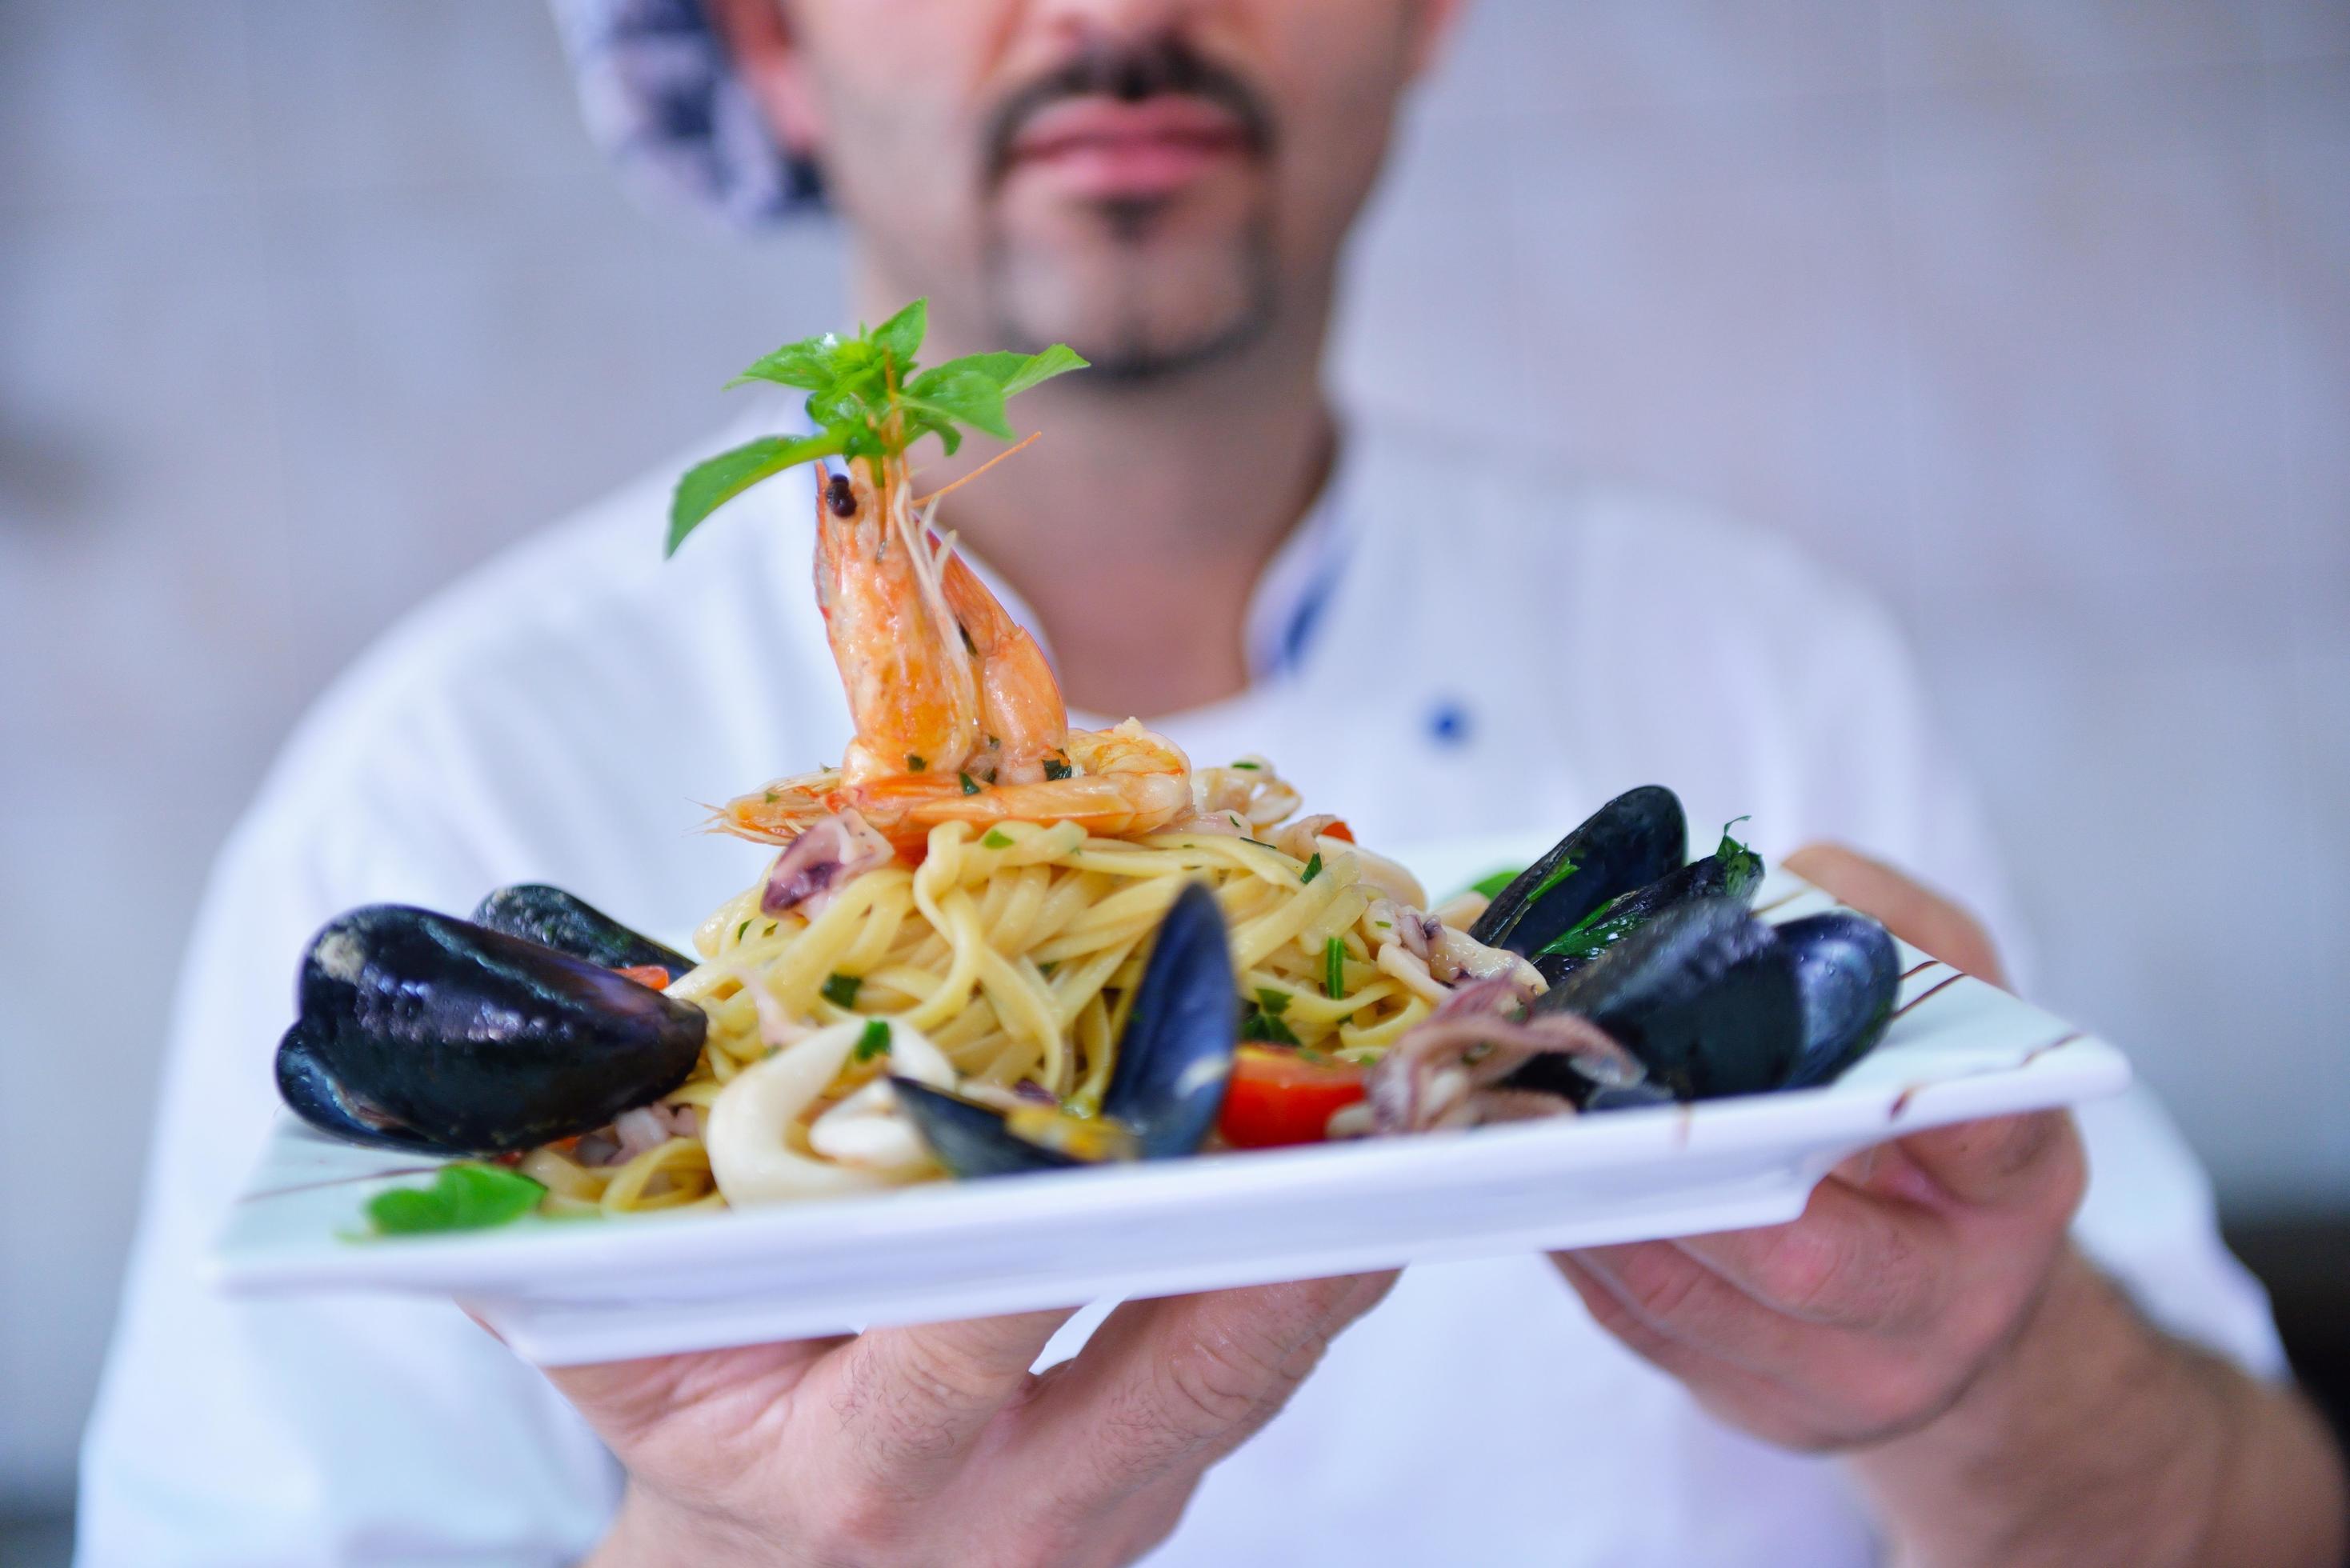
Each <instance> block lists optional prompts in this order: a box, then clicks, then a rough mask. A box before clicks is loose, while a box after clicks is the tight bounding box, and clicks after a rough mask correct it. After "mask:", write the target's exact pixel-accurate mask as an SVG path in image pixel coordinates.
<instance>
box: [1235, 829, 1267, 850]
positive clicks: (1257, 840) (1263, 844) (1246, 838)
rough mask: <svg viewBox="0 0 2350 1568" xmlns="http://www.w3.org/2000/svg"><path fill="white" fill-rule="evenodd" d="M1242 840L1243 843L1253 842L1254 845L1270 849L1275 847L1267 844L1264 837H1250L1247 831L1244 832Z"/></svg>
mask: <svg viewBox="0 0 2350 1568" xmlns="http://www.w3.org/2000/svg"><path fill="white" fill-rule="evenodd" d="M1241 842H1242V843H1243V844H1253V845H1255V846H1257V847H1258V848H1259V849H1270V848H1272V847H1273V846H1272V845H1270V844H1267V843H1266V842H1265V841H1264V840H1263V839H1262V838H1251V837H1250V836H1248V835H1247V834H1245V833H1243V834H1242V835H1241Z"/></svg>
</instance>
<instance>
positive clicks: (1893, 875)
mask: <svg viewBox="0 0 2350 1568" xmlns="http://www.w3.org/2000/svg"><path fill="white" fill-rule="evenodd" d="M1786 867H1787V869H1788V870H1790V871H1793V872H1794V874H1795V875H1796V876H1798V877H1802V878H1803V879H1804V881H1806V882H1809V883H1811V884H1812V885H1813V886H1814V887H1815V888H1819V889H1821V890H1822V891H1823V892H1826V893H1832V894H1834V895H1835V897H1836V898H1837V899H1838V900H1840V901H1841V902H1843V903H1846V904H1849V905H1851V906H1852V907H1853V908H1854V909H1858V910H1859V911H1860V912H1861V913H1863V914H1865V915H1873V916H1875V917H1876V918H1877V919H1879V920H1881V921H1883V922H1884V924H1885V928H1886V929H1887V930H1889V931H1891V932H1892V933H1893V934H1894V935H1895V936H1897V937H1899V938H1900V939H1901V940H1903V941H1905V942H1908V944H1909V945H1910V946H1911V947H1913V948H1917V949H1919V950H1922V951H1925V952H1928V953H1930V954H1932V955H1933V956H1934V957H1936V958H1938V959H1940V960H1941V961H1943V962H1944V963H1946V964H1949V965H1950V967H1951V968H1952V969H1960V970H1964V971H1966V972H1967V973H1969V974H1971V975H1976V976H1979V977H1981V979H1984V980H1987V981H1991V983H1992V984H1993V985H2002V986H2003V985H2005V984H2006V983H2007V971H2006V968H2005V967H2004V966H2003V965H2002V964H2001V962H2000V961H1999V951H1998V950H1997V949H1996V948H1994V947H1992V946H1991V937H1990V936H1989V934H1988V933H1986V932H1985V931H1984V930H1983V929H1982V926H1981V924H1980V923H1979V922H1978V921H1977V920H1976V919H1975V918H1974V917H1973V916H1972V915H1970V914H1969V913H1967V911H1966V910H1965V909H1961V908H1960V907H1959V906H1958V905H1957V904H1956V903H1953V902H1952V901H1951V900H1950V899H1949V898H1944V897H1943V896H1942V895H1941V894H1940V893H1938V892H1936V891H1935V890H1934V889H1933V888H1929V887H1927V886H1926V885H1925V884H1924V883H1922V882H1919V881H1918V880H1916V879H1915V878H1912V877H1906V876H1904V875H1902V874H1901V873H1900V872H1898V871H1896V870H1895V869H1894V868H1893V867H1890V866H1887V865H1886V864H1885V863H1884V862H1883V861H1881V860H1872V859H1870V858H1869V857H1867V856H1866V855H1861V854H1858V853H1856V851H1854V850H1851V849H1847V848H1846V847H1845V846H1843V845H1841V844H1807V845H1805V846H1804V847H1803V848H1801V849H1798V850H1796V851H1795V852H1794V854H1793V855H1790V856H1788V857H1787V859H1786Z"/></svg>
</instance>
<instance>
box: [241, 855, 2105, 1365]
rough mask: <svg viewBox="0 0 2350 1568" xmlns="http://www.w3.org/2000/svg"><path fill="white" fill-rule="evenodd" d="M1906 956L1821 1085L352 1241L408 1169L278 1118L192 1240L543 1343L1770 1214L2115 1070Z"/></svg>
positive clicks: (1371, 1261) (1170, 1283)
mask: <svg viewBox="0 0 2350 1568" xmlns="http://www.w3.org/2000/svg"><path fill="white" fill-rule="evenodd" d="M1541 847H1542V846H1541V845H1539V844H1537V845H1534V846H1528V845H1526V844H1525V843H1524V842H1523V841H1519V842H1514V843H1513V842H1510V841H1488V842H1484V843H1455V844H1450V845H1445V846H1433V847H1431V848H1430V849H1428V850H1426V851H1423V852H1421V853H1419V854H1416V855H1412V856H1409V857H1408V861H1409V864H1411V865H1412V866H1414V867H1416V868H1417V869H1418V870H1419V872H1420V873H1421V875H1422V876H1423V877H1425V878H1426V880H1427V883H1428V886H1429V887H1430V889H1431V890H1438V891H1441V890H1444V889H1449V888H1455V887H1458V886H1460V885H1461V884H1462V883H1464V882H1466V881H1468V880H1469V879H1470V878H1471V877H1475V876H1478V875H1480V874H1482V873H1483V872H1485V871H1488V870H1490V869H1492V868H1493V867H1496V866H1501V865H1509V864H1523V861H1524V860H1525V859H1527V858H1529V857H1530V855H1529V850H1530V849H1532V850H1539V849H1540V848H1541ZM1756 906H1757V908H1758V909H1760V910H1763V911H1764V913H1765V918H1766V919H1773V920H1782V919H1792V918H1795V917H1798V916H1802V915H1807V914H1815V913H1817V912H1819V911H1820V910H1822V909H1829V908H1833V907H1834V905H1833V901H1832V900H1831V899H1829V898H1827V896H1826V895H1825V894H1823V893H1820V892H1819V891H1817V890H1816V889H1814V888H1809V887H1807V886H1806V885H1805V884H1804V883H1802V882H1800V881H1798V880H1797V879H1795V878H1794V877H1791V876H1788V875H1787V874H1786V873H1784V872H1782V871H1778V870H1775V869H1774V870H1773V872H1772V874H1771V877H1770V878H1769V879H1768V880H1767V881H1766V882H1765V883H1764V885H1763V890H1762V892H1761V894H1760V895H1759V896H1758V898H1757V899H1756ZM1903 961H1904V967H1905V968H1906V969H1908V970H1909V971H1911V972H1910V973H1909V974H1908V977H1907V978H1906V979H1905V980H1904V981H1902V1011H1901V1012H1900V1013H1899V1015H1898V1017H1897V1018H1896V1019H1895V1021H1894V1023H1893V1027H1892V1028H1891V1030H1890V1031H1889V1032H1888V1033H1887V1036H1886V1038H1885V1040H1884V1041H1883V1043H1882V1044H1879V1045H1878V1046H1877V1049H1876V1050H1875V1051H1874V1052H1872V1053H1871V1054H1869V1055H1868V1056H1867V1057H1866V1058H1864V1059H1863V1060H1862V1061H1861V1062H1860V1063H1859V1064H1856V1066H1854V1067H1853V1069H1852V1070H1851V1071H1850V1072H1848V1073H1846V1075H1844V1076H1843V1077H1842V1078H1840V1079H1839V1080H1837V1081H1836V1082H1835V1084H1833V1085H1828V1086H1826V1087H1824V1088H1818V1089H1807V1090H1802V1091H1798V1092H1794V1093H1788V1094H1779V1095H1768V1096H1755V1097H1750V1098H1743V1099H1732V1100H1717V1101H1712V1102H1709V1103H1706V1104H1702V1105H1698V1106H1661V1107H1658V1108H1654V1109H1648V1110H1638V1111H1619V1112H1613V1113H1610V1114H1608V1115H1606V1116H1585V1117H1562V1118H1559V1119H1557V1120H1555V1121H1542V1122H1524V1123H1518V1124H1514V1125H1509V1126H1502V1127H1481V1128H1478V1129H1475V1130H1473V1131H1471V1132H1467V1133H1455V1134H1446V1135H1435V1136H1429V1137H1407V1138H1393V1139H1380V1140H1376V1141H1370V1142H1362V1143H1350V1144H1330V1145H1323V1146H1319V1147H1310V1148H1296V1149H1277V1150H1266V1151H1257V1152H1247V1153H1235V1154H1225V1155H1214V1156H1207V1157H1202V1158H1197V1159H1190V1160H1180V1161H1172V1162H1168V1163H1163V1164H1152V1165H1139V1166H1122V1167H1117V1168H1099V1169H1092V1170H1078V1171H1056V1172H1049V1173H1045V1174H1039V1175H1034V1176H1025V1177H1019V1178H1006V1179H996V1180H990V1181H979V1182H968V1183H939V1184H934V1185H930V1186H923V1187H914V1188H907V1189H899V1190H896V1191H890V1192H884V1193H877V1194H864V1195H859V1196H856V1197H852V1198H843V1199H835V1200H832V1201H828V1202H820V1203H806V1204H799V1205H794V1206H790V1207H785V1208H775V1209H759V1210H738V1211H733V1212H725V1213H701V1214H691V1215H677V1216H660V1215H652V1216H647V1217H644V1218H642V1219H632V1220H606V1221H598V1220H539V1219H536V1218H533V1219H528V1220H522V1221H519V1222H517V1223H515V1224H514V1225H511V1226H507V1227H505V1228H504V1229H501V1230H496V1231H478V1232H473V1233H470V1234H464V1235H452V1236H435V1237H421V1238H403V1239H398V1240H384V1241H379V1240H364V1239H358V1238H359V1232H362V1231H364V1229H365V1223H364V1220H362V1219H361V1209H362V1205H364V1203H365V1202H366V1200H367V1199H369V1198H370V1197H372V1196H373V1195H374V1194H375V1193H377V1192H379V1191H381V1190H383V1189H385V1188H388V1187H393V1186H398V1185H400V1184H401V1183H403V1182H416V1181H419V1180H421V1179H422V1178H424V1177H425V1176H428V1175H429V1174H430V1173H431V1172H432V1169H433V1166H432V1163H431V1162H429V1161H422V1160H419V1159H417V1158H414V1157H411V1156H403V1155H400V1154H397V1153H390V1152H386V1151H384V1150H380V1149H368V1148H359V1147H353V1146H351V1145H348V1144H344V1143H339V1142H337V1141H335V1140H333V1139H330V1138H327V1137H321V1136H319V1135H317V1134H316V1133H314V1132H312V1131H310V1130H309V1129H308V1128H307V1127H304V1126H302V1124H300V1123H299V1122H297V1121H296V1120H295V1119H294V1118H293V1117H292V1116H285V1117H282V1118H281V1119H280V1121H279V1123H278V1126H277V1127H276V1130H275V1131H274V1132H273V1134H272V1135H271V1139H270V1142H269V1145H268V1147H267V1149H266V1151H265V1155H264V1158H263V1159H262V1161H261V1166H260V1168H259V1169H258V1170H257V1171H256V1172H255V1176H254V1179H253V1180H252V1182H251V1183H250V1184H249V1186H248V1188H247V1189H246V1192H245V1194H244V1197H243V1198H242V1199H239V1201H238V1202H237V1205H236V1207H235V1210H234V1212H233V1214H232V1216H231V1218H230V1220H229V1223H228V1225H227V1228H226V1230H225V1231H224V1234H223V1236H222V1238H221V1241H220V1243H219V1246H218V1249H217V1251H216V1253H215V1257H214V1262H215V1266H216V1268H217V1270H218V1272H219V1277H220V1281H221V1282H222V1284H223V1285H224V1288H226V1289H228V1290H230V1291H233V1292H237V1293H288V1292H302V1291H317V1290H365V1291H390V1292H397V1293H407V1294H414V1295H425V1296H457V1297H461V1298H463V1299H464V1300H465V1301H466V1303H467V1304H468V1305H469V1306H470V1307H471V1308H472V1309H473V1311H474V1312H476V1313H477V1314H480V1315H481V1316H482V1317H483V1318H484V1319H485V1320H486V1321H487V1322H488V1323H489V1324H491V1325H492V1326H493V1327H494V1328H495V1329H496V1330H497V1331H498V1333H499V1334H503V1335H504V1338H505V1339H506V1341H507V1343H508V1344H510V1345H513V1346H514V1347H515V1350H517V1351H519V1352H520V1353H521V1354H523V1355H525V1356H528V1357H530V1358H531V1359H533V1360H535V1361H537V1362H540V1363H542V1364H546V1365H554V1366H560V1365H565V1364H568V1363H575V1362H582V1361H599V1360H609V1359H615V1358H619V1357H627V1356H638V1355H661V1354H666V1353H670V1352H675V1351H683V1350H696V1349H707V1348H711V1347H714V1346H718V1345H744V1344H752V1343H755V1342H758V1341H763V1340H771V1339H783V1338H791V1337H796V1336H800V1335H805V1334H820V1333H832V1332H837V1331H839V1330H843V1329H852V1328H858V1327H863V1326H866V1325H868V1324H883V1323H920V1322H931V1321H936V1320H939V1319H943V1318H952V1317H967V1316H972V1315H975V1314H987V1313H999V1312H1012V1311H1019V1310H1024V1309H1027V1308H1032V1307H1045V1306H1066V1305H1070V1304H1073V1303H1082V1302H1086V1301H1089V1300H1094V1299H1097V1298H1100V1297H1104V1296H1112V1295H1131V1296H1150V1295H1165V1294H1169V1293H1175V1292H1180V1291H1194V1290H1207V1289H1213V1288H1216V1287H1221V1286H1227V1285H1241V1284H1257V1283H1263V1282H1268V1281H1274V1280H1288V1279H1305V1278H1312V1277H1315V1276H1319V1275H1324V1274H1333V1273H1343V1272H1349V1271H1353V1270H1359V1269H1371V1268H1386V1267H1392V1266H1395V1265H1398V1264H1403V1263H1412V1262H1429V1261H1433V1260H1437V1259H1446V1258H1466V1257H1476V1256H1481V1255H1485V1254H1492V1253H1501V1252H1516V1251H1534V1250H1537V1249H1543V1248H1556V1247H1565V1246H1584V1245H1592V1244H1596V1243H1602V1242H1613V1241H1641V1240H1648V1239H1653V1238H1657V1237H1665V1236H1686V1235H1695V1234H1698V1233H1700V1232H1702V1231H1724V1230H1733V1229H1737V1228H1740V1227H1743V1226H1751V1225H1765V1224H1774V1223H1777V1222H1779V1221H1782V1220H1791V1219H1793V1218H1794V1217H1795V1216H1796V1215H1797V1214H1799V1213H1801V1212H1802V1211H1803V1207H1804V1198H1805V1196H1806V1195H1807V1194H1808V1193H1809V1192H1810V1191H1811V1189H1812V1187H1813V1185H1814V1183H1815V1182H1817V1181H1818V1180H1819V1179H1820V1178H1821V1177H1822V1176H1823V1175H1825V1173H1826V1172H1827V1171H1828V1169H1829V1168H1832V1167H1833V1166H1834V1165H1835V1163H1836V1162H1837V1161H1838V1160H1840V1159H1842V1158H1844V1157H1845V1156H1846V1155H1847V1154H1850V1153H1852V1152H1853V1151H1855V1150H1856V1149H1860V1148H1865V1147H1867V1146H1869V1145H1870V1144H1873V1143H1878V1142H1881V1141H1883V1140H1884V1139H1885V1138H1887V1137H1891V1136H1898V1135H1900V1134H1905V1133H1911V1132H1916V1131H1918V1130H1920V1129H1922V1128H1926V1127H1939V1126H1943V1125H1946V1124H1948V1123H1951V1122H1959V1121H1966V1120H1970V1119H1971V1118H1974V1117H1978V1116H1996V1115H1999V1114H2002V1113H2004V1112H2010V1111H2022V1110H2035V1109H2040V1108H2043V1107H2046V1106H2062V1105H2072V1104H2076V1103H2078V1102H2080V1101H2083V1100H2086V1099H2092V1098H2095V1097H2097V1096H2105V1095H2110V1094H2115V1093H2117V1092H2119V1091H2120V1090H2121V1089H2122V1087H2123V1086H2124V1085H2126V1084H2127V1083H2128V1081H2129V1067H2128V1064H2127V1063H2126V1062H2125V1061H2124V1059H2123V1057H2122V1055H2121V1054H2120V1053H2119V1052H2117V1051H2116V1050H2115V1049H2114V1048H2113V1047H2112V1046H2110V1045H2108V1044H2106V1043H2105V1042H2103V1041H2101V1040H2097V1039H2095V1038H2092V1037H2091V1036H2089V1035H2087V1034H2085V1033H2082V1032H2081V1031H2078V1030H2075V1029H2073V1028H2071V1027H2069V1026H2068V1025H2066V1024H2064V1023H2062V1022H2061V1021H2059V1020H2058V1019H2055V1018H2054V1017H2052V1016H2050V1015H2049V1014H2047V1013H2045V1012H2041V1011H2040V1010H2039V1009H2038V1008H2035V1007H2033V1006H2032V1005H2030V1004H2029V1003H2027V1002H2021V1001H2019V1000H2017V999H2016V998H2014V997H2012V996H2010V995H2008V994H2007V993H2006V992H2002V991H2000V990H1998V989H1996V988H1995V987H1992V986H1990V985H1987V984H1984V983H1983V982H1981V981H1977V980H1973V979H1971V978H1969V977H1967V976H1963V975H1959V974H1957V973H1956V972H1955V971H1951V970H1950V969H1949V968H1947V967H1945V966H1943V965H1940V964H1937V963H1934V962H1932V961H1929V960H1928V959H1927V958H1926V957H1925V955H1923V954H1922V953H1918V952H1916V951H1914V950H1910V949H1908V948H1904V949H1903Z"/></svg>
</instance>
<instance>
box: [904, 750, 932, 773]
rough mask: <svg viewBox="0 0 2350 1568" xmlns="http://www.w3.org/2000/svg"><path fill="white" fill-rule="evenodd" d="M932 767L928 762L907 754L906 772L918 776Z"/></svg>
mask: <svg viewBox="0 0 2350 1568" xmlns="http://www.w3.org/2000/svg"><path fill="white" fill-rule="evenodd" d="M930 765H931V764H930V763H928V762H926V761H924V760H923V759H922V758H920V757H918V756H916V755H915V754H914V753H911V752H908V753H906V771H907V772H908V773H910V774H918V773H920V772H921V771H922V770H923V769H924V768H926V767H929V766H930Z"/></svg>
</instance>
